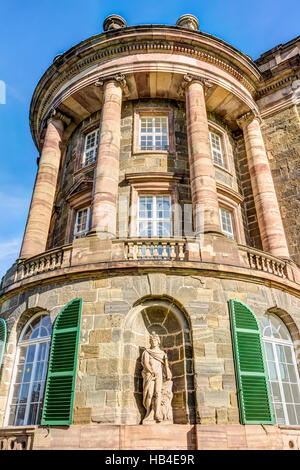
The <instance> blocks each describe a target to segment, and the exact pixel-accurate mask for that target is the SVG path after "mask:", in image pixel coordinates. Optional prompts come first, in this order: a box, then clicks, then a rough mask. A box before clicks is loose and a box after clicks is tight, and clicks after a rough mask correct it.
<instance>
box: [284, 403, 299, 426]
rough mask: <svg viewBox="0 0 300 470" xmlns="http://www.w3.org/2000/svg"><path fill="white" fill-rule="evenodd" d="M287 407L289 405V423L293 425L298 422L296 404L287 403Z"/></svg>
mask: <svg viewBox="0 0 300 470" xmlns="http://www.w3.org/2000/svg"><path fill="white" fill-rule="evenodd" d="M286 407H287V412H288V417H289V424H291V425H293V424H294V425H295V424H297V419H296V413H295V409H294V405H287V406H286Z"/></svg>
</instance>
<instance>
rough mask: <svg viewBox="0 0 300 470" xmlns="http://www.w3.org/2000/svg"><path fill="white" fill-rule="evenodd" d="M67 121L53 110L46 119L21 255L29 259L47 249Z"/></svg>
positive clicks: (22, 257)
mask: <svg viewBox="0 0 300 470" xmlns="http://www.w3.org/2000/svg"><path fill="white" fill-rule="evenodd" d="M63 121H65V122H67V123H68V122H70V120H69V119H68V118H66V117H65V116H63V115H62V114H61V113H59V112H56V113H55V115H54V116H53V117H51V118H50V119H49V120H48V123H47V130H46V135H45V140H44V145H43V149H42V153H41V158H40V162H39V168H38V172H37V176H36V180H35V186H34V190H33V195H32V199H31V205H30V209H29V214H28V218H27V224H26V229H25V233H24V238H23V243H22V248H21V252H20V258H21V259H25V258H30V257H32V256H35V255H37V254H39V253H42V252H44V251H45V250H46V246H47V239H48V232H49V226H50V221H51V216H52V210H53V204H54V197H55V192H56V184H57V177H58V171H59V166H60V159H61V142H62V135H63V130H64V122H63Z"/></svg>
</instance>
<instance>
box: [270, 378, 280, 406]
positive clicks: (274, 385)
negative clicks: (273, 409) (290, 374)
mask: <svg viewBox="0 0 300 470" xmlns="http://www.w3.org/2000/svg"><path fill="white" fill-rule="evenodd" d="M270 383H271V391H272V397H273V401H280V402H281V401H282V396H281V393H280V388H279V384H278V382H270Z"/></svg>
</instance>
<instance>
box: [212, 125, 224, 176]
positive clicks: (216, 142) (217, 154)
mask: <svg viewBox="0 0 300 470" xmlns="http://www.w3.org/2000/svg"><path fill="white" fill-rule="evenodd" d="M209 137H210V148H211V154H212V159H213V161H214V163H215V164H216V165H219V166H222V167H223V168H224V167H225V163H224V157H223V150H222V141H221V137H220V136H219V134H216V133H215V132H210V133H209Z"/></svg>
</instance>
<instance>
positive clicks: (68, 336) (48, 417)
mask: <svg viewBox="0 0 300 470" xmlns="http://www.w3.org/2000/svg"><path fill="white" fill-rule="evenodd" d="M81 310H82V299H78V298H77V299H74V300H72V301H71V302H69V303H68V304H67V305H66V306H65V307H64V308H63V309H62V311H61V312H60V313H59V315H58V317H57V319H56V321H55V324H54V329H53V333H52V340H51V352H50V360H49V368H48V375H47V384H46V391H45V398H44V405H43V414H42V420H41V424H42V425H66V424H72V422H73V403H74V395H75V384H76V368H77V357H78V346H79V335H80V322H81Z"/></svg>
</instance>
